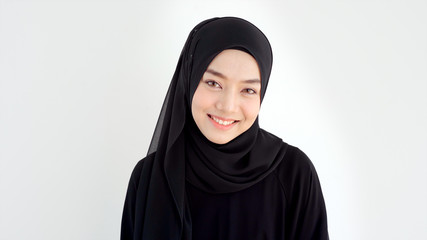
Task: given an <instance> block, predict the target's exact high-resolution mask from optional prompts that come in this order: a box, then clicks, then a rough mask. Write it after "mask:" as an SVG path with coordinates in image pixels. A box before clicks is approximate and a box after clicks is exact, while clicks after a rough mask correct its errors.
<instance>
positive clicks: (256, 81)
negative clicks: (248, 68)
mask: <svg viewBox="0 0 427 240" xmlns="http://www.w3.org/2000/svg"><path fill="white" fill-rule="evenodd" d="M206 72H208V73H210V74H212V75H215V76H217V77H220V78H222V79H226V78H227V77H226V76H225V75H224V74H222V73H220V72H217V71H215V70H213V69H211V68H209V69H207V70H206ZM242 82H245V83H259V84H261V80H259V79H258V78H254V79H247V80H243V81H242Z"/></svg>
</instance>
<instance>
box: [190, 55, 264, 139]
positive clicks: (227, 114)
mask: <svg viewBox="0 0 427 240" xmlns="http://www.w3.org/2000/svg"><path fill="white" fill-rule="evenodd" d="M260 80H261V74H260V70H259V67H258V63H257V62H256V60H255V58H253V57H252V56H251V55H250V54H248V53H246V52H243V51H240V50H235V49H227V50H224V51H222V52H221V53H220V54H218V55H217V56H216V57H215V58H214V59H213V60H212V62H211V63H210V64H209V66H208V67H207V70H206V72H205V73H204V74H203V77H202V79H201V80H200V83H199V85H198V87H197V89H196V92H195V93H194V96H193V100H192V104H191V112H192V115H193V118H194V121H195V122H196V124H197V126H198V128H199V129H200V131H201V132H202V133H203V135H204V136H205V137H206V138H207V139H209V140H210V141H211V142H214V143H217V144H225V143H228V142H230V141H231V140H233V139H234V138H236V137H237V136H239V135H240V134H242V133H243V132H245V131H246V130H248V129H249V128H250V127H251V126H252V124H253V123H254V121H255V120H256V118H257V116H258V113H259V110H260V102H261V100H260V96H261V95H260V94H261V81H260ZM213 118H216V119H217V120H221V121H223V122H222V124H221V122H220V123H218V122H217V121H214V119H213ZM224 121H225V122H224ZM230 122H232V123H231V124H228V123H230ZM224 124H225V125H224Z"/></svg>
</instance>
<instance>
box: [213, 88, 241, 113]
mask: <svg viewBox="0 0 427 240" xmlns="http://www.w3.org/2000/svg"><path fill="white" fill-rule="evenodd" d="M238 101H239V99H238V94H236V93H233V91H224V92H223V93H222V94H221V96H220V98H219V99H218V101H217V103H216V107H217V108H218V109H219V110H221V111H223V112H236V110H237V107H238Z"/></svg>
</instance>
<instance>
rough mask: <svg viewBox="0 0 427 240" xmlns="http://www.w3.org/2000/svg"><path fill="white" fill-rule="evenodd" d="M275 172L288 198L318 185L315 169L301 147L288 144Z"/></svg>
mask: <svg viewBox="0 0 427 240" xmlns="http://www.w3.org/2000/svg"><path fill="white" fill-rule="evenodd" d="M275 174H276V176H277V178H278V179H279V181H280V183H281V185H282V187H283V191H284V192H285V196H286V198H287V199H288V200H290V199H291V196H298V195H299V196H301V194H303V193H305V192H308V191H311V190H313V189H312V188H313V187H317V186H320V185H319V184H318V177H317V173H316V169H315V168H314V165H313V163H312V162H311V160H310V158H309V157H308V156H307V155H306V154H305V153H304V152H303V151H302V150H301V149H299V148H298V147H295V146H292V145H289V144H287V148H286V153H285V155H284V157H283V159H282V161H281V163H280V164H279V165H278V166H277V168H276V171H275Z"/></svg>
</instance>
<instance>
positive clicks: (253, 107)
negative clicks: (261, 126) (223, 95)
mask: <svg viewBox="0 0 427 240" xmlns="http://www.w3.org/2000/svg"><path fill="white" fill-rule="evenodd" d="M259 110H260V102H259V101H257V100H254V101H250V102H247V103H246V104H244V105H243V112H244V114H245V117H246V119H247V120H250V121H255V119H256V118H257V116H258V113H259Z"/></svg>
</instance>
